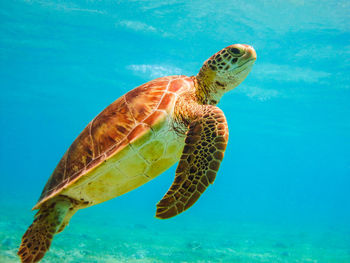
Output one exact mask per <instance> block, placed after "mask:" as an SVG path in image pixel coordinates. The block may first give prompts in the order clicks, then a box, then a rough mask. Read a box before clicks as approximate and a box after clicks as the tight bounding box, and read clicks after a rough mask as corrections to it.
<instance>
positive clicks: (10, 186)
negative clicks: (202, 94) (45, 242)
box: [0, 0, 350, 263]
mask: <svg viewBox="0 0 350 263" xmlns="http://www.w3.org/2000/svg"><path fill="white" fill-rule="evenodd" d="M349 14H350V3H349V1H312V0H311V1H303V0H290V1H266V2H263V1H240V2H238V1H197V0H196V1H98V2H95V1H69V2H67V1H57V2H53V1H1V3H0V22H1V23H0V89H1V95H0V124H1V127H2V129H1V136H0V146H1V147H0V166H1V168H2V169H1V184H0V193H1V195H0V208H1V213H0V262H18V259H17V257H16V252H17V248H18V246H19V243H20V239H21V236H22V235H23V233H24V231H25V230H26V228H27V227H28V226H29V224H30V223H31V222H32V219H33V215H34V212H32V211H31V207H32V206H33V205H34V204H35V203H36V201H37V199H38V197H39V195H40V193H41V190H42V188H43V187H44V185H45V182H46V181H47V179H48V177H49V175H50V174H51V172H52V171H53V169H54V168H55V166H56V164H57V163H58V161H59V159H60V158H61V157H62V155H63V154H64V152H65V150H66V149H67V148H68V147H69V145H70V144H71V142H72V141H73V140H74V138H75V137H76V136H77V135H78V134H79V133H80V131H81V130H82V129H83V128H84V127H85V126H86V124H87V123H88V122H89V121H90V120H91V119H92V118H93V117H95V116H96V115H97V114H98V113H99V112H100V111H101V110H102V109H103V108H105V107H106V106H107V105H109V104H110V103H111V102H113V101H114V100H115V99H117V98H118V97H120V96H121V95H122V94H124V93H125V92H127V91H128V90H130V89H132V88H134V87H136V86H138V85H141V84H142V83H145V82H147V81H149V80H152V79H154V78H156V77H161V76H167V75H175V74H185V75H189V76H190V75H196V74H197V72H198V71H199V69H200V67H201V65H202V63H203V62H204V61H205V60H206V59H207V58H208V57H209V56H211V55H212V54H213V53H215V52H217V51H219V50H220V49H222V48H223V47H225V46H228V45H230V44H234V43H243V44H249V45H252V46H253V47H254V48H255V50H256V52H257V54H258V59H257V62H256V64H255V66H254V68H253V70H252V72H251V73H250V75H249V76H248V78H247V79H246V80H245V81H244V82H243V83H242V84H241V85H240V86H239V87H238V88H236V89H235V90H233V91H232V92H230V93H229V94H226V95H225V96H224V97H223V99H222V101H221V102H220V104H219V107H220V108H221V109H223V111H224V112H225V114H226V117H227V120H228V123H229V129H230V140H229V145H228V148H227V150H226V155H225V158H224V161H223V163H222V165H221V168H220V171H219V174H218V176H217V178H216V180H215V183H214V184H213V185H212V186H211V187H209V189H208V190H207V191H206V192H205V193H204V194H203V195H202V197H201V198H200V199H199V200H198V202H197V203H196V204H195V205H194V206H193V207H192V208H191V209H189V210H188V211H186V212H184V213H182V214H181V215H179V216H177V217H175V218H173V219H169V220H158V219H156V218H154V215H155V204H156V203H157V202H158V201H159V200H160V199H161V198H162V196H163V195H164V194H165V192H166V191H167V189H168V188H169V186H170V185H171V183H172V181H173V178H174V171H175V168H176V167H173V168H172V169H170V170H169V171H167V172H166V173H164V174H163V175H161V176H159V177H158V178H156V179H155V180H153V181H152V182H150V183H148V184H147V185H144V186H142V187H140V188H138V189H137V190H135V191H132V192H130V193H128V194H125V195H124V196H122V197H120V198H117V199H113V200H111V201H109V202H106V203H103V204H101V205H98V206H95V207H91V208H89V209H86V210H82V211H79V212H78V213H77V214H76V215H75V216H74V217H73V219H72V220H71V223H70V225H69V226H68V227H67V228H66V229H65V230H64V232H62V233H61V234H59V235H57V236H56V237H55V239H54V241H53V243H52V246H51V249H50V251H49V252H48V253H47V254H46V256H45V258H44V260H43V261H42V262H253V263H254V262H325V263H328V262H334V263H342V262H350V194H349V189H350V152H349V149H350V118H349V116H350V103H349V101H350V78H349V71H350V44H349V39H350V15H349Z"/></svg>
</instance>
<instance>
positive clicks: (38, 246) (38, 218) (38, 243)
mask: <svg viewBox="0 0 350 263" xmlns="http://www.w3.org/2000/svg"><path fill="white" fill-rule="evenodd" d="M73 210H74V208H73V204H72V202H71V201H70V199H68V198H66V197H64V196H58V197H55V198H53V199H52V200H49V201H47V202H46V203H44V204H43V205H42V206H41V207H40V210H39V212H38V213H37V214H36V215H35V218H34V222H33V223H32V224H31V225H30V227H29V228H28V230H27V231H26V232H25V233H24V235H23V237H22V243H21V246H20V248H19V250H18V253H17V254H18V255H19V257H20V258H21V262H22V263H34V262H38V261H40V260H41V259H42V258H43V257H44V255H45V253H46V251H47V250H48V249H49V248H50V245H51V241H52V238H53V236H54V235H55V234H56V233H58V232H60V231H62V230H63V228H64V227H65V225H66V224H67V223H68V221H69V219H70V218H71V216H72V215H73V213H72V212H73ZM67 219H68V220H67Z"/></svg>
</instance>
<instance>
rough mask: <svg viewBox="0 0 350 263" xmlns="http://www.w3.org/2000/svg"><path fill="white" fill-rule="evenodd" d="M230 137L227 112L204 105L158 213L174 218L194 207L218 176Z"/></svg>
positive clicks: (190, 126)
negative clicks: (225, 113)
mask: <svg viewBox="0 0 350 263" xmlns="http://www.w3.org/2000/svg"><path fill="white" fill-rule="evenodd" d="M227 140H228V128H227V123H226V118H225V115H224V113H223V112H222V111H221V110H220V109H219V108H218V107H215V106H211V105H206V106H203V110H202V111H201V113H200V115H199V116H198V118H197V119H196V120H194V121H192V122H191V124H190V125H189V129H188V132H187V135H186V140H185V147H184V149H183V152H182V156H181V159H180V162H179V164H178V166H177V169H176V174H175V180H174V182H173V184H172V186H171V187H170V189H169V190H168V192H167V193H166V194H165V196H164V197H163V199H162V200H160V202H159V203H158V204H157V213H156V217H158V218H161V219H166V218H170V217H173V216H176V215H177V214H180V213H181V212H183V211H185V210H186V209H188V208H189V207H191V206H192V205H193V204H194V203H195V202H196V201H197V200H198V198H199V197H200V196H201V194H202V193H203V192H204V191H205V189H206V188H207V187H208V186H209V184H212V183H213V182H214V180H215V176H216V173H217V171H218V169H219V166H220V163H221V161H222V158H223V157H224V151H225V148H226V145H227Z"/></svg>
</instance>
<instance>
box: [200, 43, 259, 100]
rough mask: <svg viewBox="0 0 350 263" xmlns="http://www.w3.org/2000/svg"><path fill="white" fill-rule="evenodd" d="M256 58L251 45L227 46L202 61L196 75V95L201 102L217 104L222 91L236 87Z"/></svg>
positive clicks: (246, 74)
mask: <svg viewBox="0 0 350 263" xmlns="http://www.w3.org/2000/svg"><path fill="white" fill-rule="evenodd" d="M255 60H256V53H255V50H254V48H253V47H251V46H248V45H243V44H235V45H231V46H228V47H226V48H224V49H222V50H220V51H219V52H217V53H216V54H214V55H213V56H211V57H210V58H209V59H208V60H207V61H205V62H204V64H203V66H202V68H201V70H200V71H199V73H198V75H197V82H198V87H197V91H196V93H197V96H198V97H199V98H200V99H201V101H203V103H206V104H207V103H208V104H214V105H215V104H217V103H218V102H219V100H220V98H221V97H222V95H223V94H224V93H226V92H227V91H230V90H232V89H234V88H235V87H237V86H238V85H239V84H240V83H241V82H242V81H243V80H244V79H245V78H246V77H247V76H248V74H249V72H250V70H251V69H252V67H253V64H254V62H255Z"/></svg>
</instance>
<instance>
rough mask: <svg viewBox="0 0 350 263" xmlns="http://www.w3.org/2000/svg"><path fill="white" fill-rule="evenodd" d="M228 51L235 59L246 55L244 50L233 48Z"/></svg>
mask: <svg viewBox="0 0 350 263" xmlns="http://www.w3.org/2000/svg"><path fill="white" fill-rule="evenodd" d="M228 51H229V52H230V53H231V54H232V55H233V56H235V57H239V56H242V55H243V53H244V52H243V50H242V49H240V48H236V47H231V48H229V49H228Z"/></svg>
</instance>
